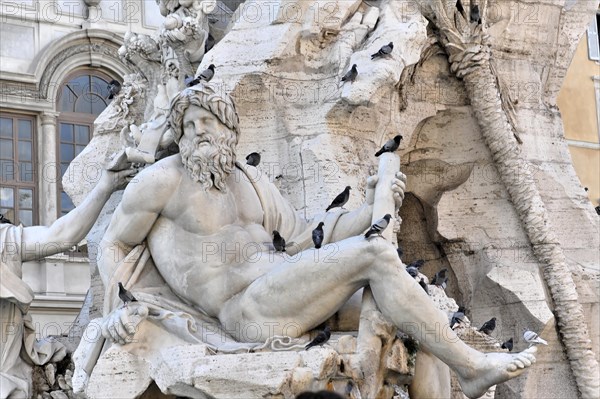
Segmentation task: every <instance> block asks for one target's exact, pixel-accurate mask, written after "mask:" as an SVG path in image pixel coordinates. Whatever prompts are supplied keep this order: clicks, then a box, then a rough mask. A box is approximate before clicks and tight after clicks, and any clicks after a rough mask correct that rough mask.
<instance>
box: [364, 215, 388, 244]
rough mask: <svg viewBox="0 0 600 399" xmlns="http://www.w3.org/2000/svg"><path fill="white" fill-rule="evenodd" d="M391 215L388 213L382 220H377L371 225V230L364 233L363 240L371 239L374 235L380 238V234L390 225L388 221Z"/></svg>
mask: <svg viewBox="0 0 600 399" xmlns="http://www.w3.org/2000/svg"><path fill="white" fill-rule="evenodd" d="M391 218H392V215H390V214H389V213H388V214H386V215H385V216H384V217H383V218H381V219H379V220H378V221H376V222H375V223H373V224H372V225H371V228H370V229H369V230H368V231H367V232H366V233H365V238H367V239H368V238H369V237H371V236H372V235H373V234H376V235H378V236H380V237H381V233H382V232H383V231H384V230H385V229H386V228H387V227H388V224H390V219H391Z"/></svg>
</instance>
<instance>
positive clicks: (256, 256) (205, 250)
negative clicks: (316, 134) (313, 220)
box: [147, 155, 280, 317]
mask: <svg viewBox="0 0 600 399" xmlns="http://www.w3.org/2000/svg"><path fill="white" fill-rule="evenodd" d="M164 162H166V163H167V164H166V165H164V166H166V167H167V168H170V172H169V176H168V178H170V179H172V177H173V176H172V175H173V173H172V172H173V170H175V171H176V173H177V174H178V176H180V178H179V179H178V180H179V182H178V184H173V183H172V182H171V184H168V185H167V186H171V188H174V189H173V190H172V193H171V194H170V196H169V198H168V200H167V201H166V204H165V205H164V208H163V209H162V211H161V212H160V215H159V216H158V219H157V220H156V222H155V223H154V225H153V226H152V229H151V231H150V233H149V234H148V237H147V240H148V245H149V248H150V252H151V254H152V258H153V260H154V263H155V264H156V267H157V269H158V270H159V271H160V273H161V274H162V276H163V278H164V279H165V280H166V282H167V283H168V284H169V286H170V287H171V288H172V289H173V290H174V291H175V293H176V294H177V295H179V296H180V297H182V298H184V299H186V300H187V301H189V302H191V303H192V304H194V305H195V306H198V307H200V308H202V309H203V310H204V311H205V312H207V313H209V314H210V315H211V316H215V317H217V316H218V314H219V311H220V310H221V308H222V306H223V304H224V303H225V302H226V301H227V300H228V299H230V298H231V297H233V296H234V295H235V294H237V293H239V292H240V291H242V290H244V289H245V288H246V287H247V286H248V285H249V284H250V283H251V282H252V281H254V280H255V279H256V278H257V277H259V276H260V275H262V274H264V273H266V272H268V271H269V270H270V268H271V266H270V265H274V264H275V262H273V257H274V256H280V255H273V254H270V253H269V251H268V246H266V245H265V243H270V242H271V241H272V238H271V235H270V234H269V233H268V232H267V231H265V229H264V227H263V226H262V223H263V210H262V207H261V204H260V201H259V198H258V196H257V194H256V191H255V190H254V187H253V186H252V184H251V183H250V182H249V181H248V179H247V178H246V177H245V176H244V174H243V172H242V171H240V170H239V169H238V168H236V169H235V171H234V172H233V173H232V174H231V175H230V176H229V178H228V181H227V188H228V190H227V192H226V193H223V192H221V191H219V190H217V189H216V188H214V187H213V188H211V189H210V190H208V191H205V190H204V189H203V188H202V186H201V185H200V183H197V182H194V181H192V180H191V179H190V178H189V176H188V173H187V172H186V171H185V169H184V167H183V165H182V163H181V159H180V158H179V156H178V155H176V156H173V157H170V158H168V159H166V160H164ZM159 175H160V174H159ZM165 178H167V176H165ZM159 180H160V179H159ZM154 184H158V185H159V187H160V182H154ZM269 258H270V259H271V261H269Z"/></svg>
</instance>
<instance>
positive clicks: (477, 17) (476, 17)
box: [471, 5, 481, 25]
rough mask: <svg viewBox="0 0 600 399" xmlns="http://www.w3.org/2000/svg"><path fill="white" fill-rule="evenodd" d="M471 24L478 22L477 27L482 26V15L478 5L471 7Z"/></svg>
mask: <svg viewBox="0 0 600 399" xmlns="http://www.w3.org/2000/svg"><path fill="white" fill-rule="evenodd" d="M471 22H477V25H481V14H480V13H479V6H478V5H474V6H473V7H471Z"/></svg>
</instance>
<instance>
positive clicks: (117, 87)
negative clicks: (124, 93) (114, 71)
mask: <svg viewBox="0 0 600 399" xmlns="http://www.w3.org/2000/svg"><path fill="white" fill-rule="evenodd" d="M106 88H107V89H108V99H109V100H112V99H113V98H114V97H115V96H116V95H117V94H119V92H120V91H121V83H119V81H118V80H114V79H113V80H111V81H110V83H109V84H108V86H106Z"/></svg>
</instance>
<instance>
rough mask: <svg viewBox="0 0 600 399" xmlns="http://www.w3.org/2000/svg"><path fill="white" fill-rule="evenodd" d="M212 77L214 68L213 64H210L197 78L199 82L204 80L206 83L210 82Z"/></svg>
mask: <svg viewBox="0 0 600 399" xmlns="http://www.w3.org/2000/svg"><path fill="white" fill-rule="evenodd" d="M213 76H215V66H214V65H213V64H210V65H209V66H208V68H207V69H205V70H204V71H202V73H201V74H200V76H198V78H199V79H200V80H205V81H207V82H210V80H211V79H212V78H213Z"/></svg>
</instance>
